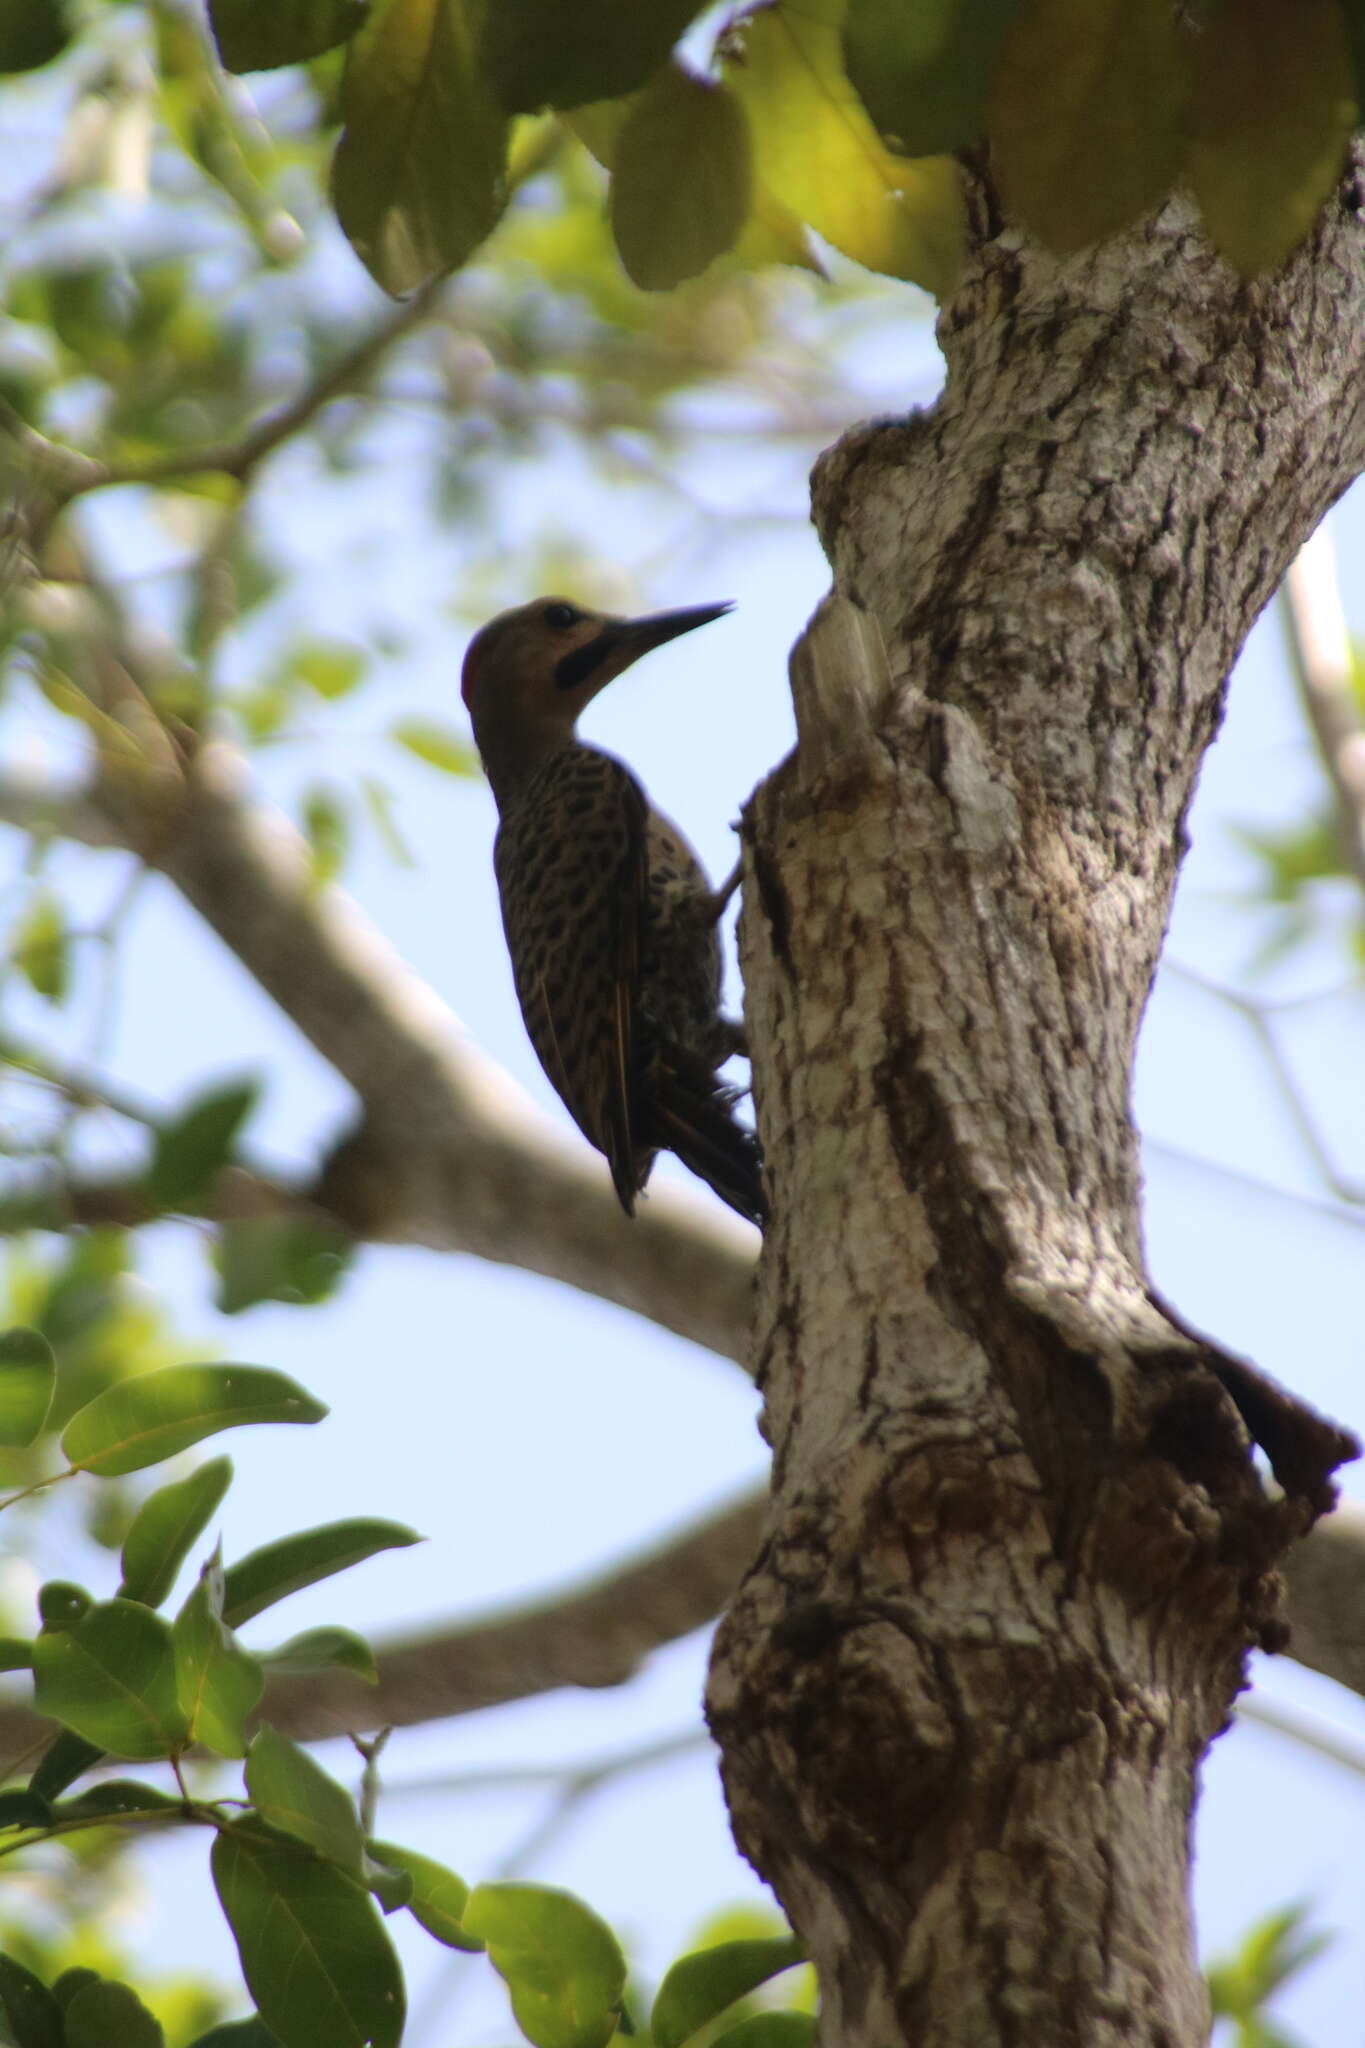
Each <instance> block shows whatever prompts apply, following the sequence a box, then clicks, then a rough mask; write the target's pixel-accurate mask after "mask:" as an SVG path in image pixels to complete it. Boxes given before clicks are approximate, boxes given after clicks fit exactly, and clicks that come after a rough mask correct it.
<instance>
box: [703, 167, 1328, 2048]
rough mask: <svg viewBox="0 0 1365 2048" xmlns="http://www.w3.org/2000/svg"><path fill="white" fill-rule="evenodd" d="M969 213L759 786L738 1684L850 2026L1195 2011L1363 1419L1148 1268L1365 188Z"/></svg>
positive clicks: (1094, 2034)
mask: <svg viewBox="0 0 1365 2048" xmlns="http://www.w3.org/2000/svg"><path fill="white" fill-rule="evenodd" d="M974 233H975V242H974V253H973V257H972V260H971V262H970V264H969V267H968V270H967V273H966V275H965V277H964V279H963V281H962V283H961V286H960V288H959V290H958V292H957V294H956V296H955V297H954V298H953V300H952V301H951V302H950V303H949V304H948V305H947V306H946V307H945V309H944V311H943V314H942V317H941V320H940V337H941V340H942V344H943V348H944V353H945V357H946V360H947V368H948V381H947V387H946V390H945V392H944V395H943V397H942V399H941V400H940V401H939V403H938V404H937V405H936V406H935V407H933V408H932V409H931V410H930V411H928V412H925V413H922V414H917V415H914V416H912V417H909V418H907V419H902V420H890V421H880V422H877V423H875V424H873V425H871V426H868V427H866V428H863V429H861V430H858V431H856V432H854V433H853V434H851V435H849V436H847V437H846V438H845V439H844V440H843V441H842V442H841V443H840V444H839V445H838V446H837V447H836V448H834V449H833V450H832V451H830V453H829V454H828V455H827V456H826V457H825V458H823V460H822V461H821V463H820V464H819V465H818V467H817V470H816V474H815V480H814V508H815V519H816V523H817V525H818V527H819V530H820V533H821V536H822V539H823V540H824V543H825V547H826V550H827V552H828V554H829V556H830V559H831V562H832V565H833V568H834V572H835V580H836V589H837V591H838V592H839V593H840V596H839V599H838V600H837V601H836V602H835V604H834V605H833V606H831V607H829V608H828V609H827V610H826V612H825V614H824V616H823V617H821V616H820V615H817V622H816V625H815V628H814V630H813V632H812V634H811V635H810V637H809V639H808V641H807V643H806V645H805V646H804V647H803V648H799V649H798V654H797V656H796V658H795V659H794V662H793V682H794V688H795V694H796V704H797V720H798V729H799V731H800V735H801V737H800V742H799V745H798V748H797V751H796V753H795V754H794V755H793V756H792V757H791V758H790V759H789V760H788V761H787V762H786V763H784V764H783V765H782V767H781V768H780V769H779V770H778V771H777V772H776V773H775V774H774V775H773V776H772V777H771V778H770V779H769V781H768V782H767V783H766V784H765V785H764V786H763V788H761V789H760V791H759V792H758V793H757V795H756V797H755V799H754V801H753V803H752V805H751V807H750V810H749V813H748V816H747V843H748V850H747V857H748V872H747V875H746V889H745V910H744V917H743V922H742V931H741V942H742V950H743V954H744V959H745V971H746V981H747V989H748V1015H749V1033H750V1042H751V1044H752V1046H753V1047H754V1049H755V1054H756V1058H757V1065H756V1101H757V1106H758V1113H759V1123H760V1130H761V1133H762V1137H763V1141H764V1146H765V1151H766V1154H767V1158H768V1162H769V1171H770V1175H771V1183H772V1193H773V1201H774V1212H775V1214H774V1222H773V1226H772V1228H771V1230H770V1232H769V1235H768V1238H767V1240H766V1243H765V1247H764V1251H763V1256H762V1260H761V1264H760V1275H759V1309H758V1331H757V1350H756V1357H757V1362H758V1370H759V1378H760V1384H761V1385H762V1387H763V1390H764V1394H765V1402H766V1407H765V1417H766V1428H767V1432H768V1434H769V1437H770V1439H771V1442H772V1446H773V1452H774V1491H773V1500H772V1506H771V1511H770V1516H769V1522H768V1528H767V1533H766V1537H765V1541H764V1545H763V1548H762V1550H761V1552H760V1555H759V1558H758V1560H757V1562H756V1563H755V1565H754V1566H753V1568H752V1570H751V1571H750V1573H749V1575H748V1578H747V1580H746V1582H745V1584H744V1586H743V1588H742V1590H741V1593H740V1595H739V1598H738V1600H737V1602H736V1604H735V1605H734V1607H733V1608H732V1610H731V1612H730V1614H729V1616H728V1618H727V1620H726V1621H725V1622H724V1623H723V1624H722V1627H721V1630H720V1633H719V1635H718V1638H717V1646H716V1651H715V1654H714V1659H713V1666H712V1675H711V1682H710V1691H709V1711H710V1718H711V1724H712V1728H713V1731H714V1732H715V1734H716V1736H717V1738H718V1740H719V1741H720V1743H721V1746H722V1751H723V1757H724V1772H725V1779H726V1786H727V1791H728V1795H729V1799H730V1803H731V1810H732V1816H733V1820H734V1825H735V1830H736V1835H737V1838H738V1840H739V1842H740V1845H741V1847H742V1848H743V1849H744V1850H745V1851H746V1853H747V1854H748V1855H749V1856H750V1857H751V1859H752V1860H753V1861H754V1863H755V1864H756V1865H757V1867H758V1868H759V1870H760V1871H761V1872H762V1873H763V1875H764V1876H766V1877H767V1878H768V1879H769V1880H770V1881H771V1882H772V1883H773V1885H774V1887H775V1888H776V1890H777V1891H778V1893H779V1895H780V1897H781V1898H782V1900H783V1902H784V1904H785V1905H786V1907H787V1909H788V1911H789V1913H790V1914H791V1916H792V1918H793V1920H794V1922H795V1924H796V1926H797V1927H798V1929H799V1930H800V1931H801V1932H802V1933H803V1934H804V1935H805V1937H806V1938H807V1940H808V1942H809V1944H810V1947H811V1952H812V1955H813V1958H814V1960H815V1962H816V1965H817V1968H818V1971H819V1975H820V1980H821V1987H822V1997H823V2018H822V2038H823V2039H824V2040H825V2041H826V2042H829V2043H833V2042H835V2041H837V2042H839V2043H840V2044H841V2048H847V2044H854V2043H858V2044H862V2043H866V2044H868V2048H872V2044H876V2048H888V2044H890V2043H893V2042H898V2041H904V2042H907V2043H908V2042H916V2043H924V2042H930V2041H932V2042H933V2043H934V2044H935V2048H950V2044H956V2043H962V2044H966V2043H971V2044H973V2048H979V2044H982V2043H988V2042H1007V2041H1008V2042H1015V2041H1021V2040H1029V2041H1038V2042H1047V2043H1049V2044H1068V2043H1082V2042H1084V2043H1086V2044H1087V2048H1095V2044H1103V2043H1113V2044H1115V2048H1117V2044H1119V2043H1123V2044H1124V2048H1132V2044H1134V2043H1151V2044H1153V2048H1155V2044H1157V2043H1161V2044H1164V2048H1175V2044H1186V2043H1194V2042H1197V2041H1200V2040H1202V2039H1203V2038H1204V2035H1205V2033H1206V2031H1207V2013H1206V2008H1205V2002H1204V1997H1203V1991H1202V1986H1201V1983H1200V1980H1199V1978H1198V1975H1197V1972H1196V1970H1195V1966H1194V1961H1193V1957H1192V1953H1191V1939H1190V1926H1189V1916H1188V1903H1187V1883H1188V1879H1187V1871H1188V1856H1189V1824H1190V1816H1191V1813H1192V1809H1193V1805H1194V1799H1195V1793H1196V1785H1197V1773H1198V1767H1199V1761H1200V1758H1201V1756H1202V1754H1203V1752H1204V1750H1205V1748H1206V1747H1207V1745H1208V1743H1209V1742H1210V1741H1211V1740H1212V1739H1213V1737H1214V1736H1215V1735H1216V1734H1217V1733H1218V1732H1219V1730H1220V1729H1221V1728H1222V1727H1223V1726H1224V1725H1225V1724H1226V1720H1227V1716H1228V1712H1229V1708H1230V1705H1231V1702H1232V1700H1233V1698H1234V1696H1235V1694H1236V1692H1237V1690H1238V1688H1239V1686H1240V1685H1241V1684H1242V1683H1243V1682H1244V1670H1245V1659H1246V1654H1247V1651H1248V1649H1249V1648H1250V1647H1251V1646H1252V1645H1254V1644H1256V1643H1269V1644H1272V1645H1273V1644H1278V1643H1279V1642H1280V1641H1281V1640H1282V1628H1281V1624H1280V1621H1279V1619H1278V1601H1279V1590H1280V1588H1279V1580H1278V1577H1277V1575H1276V1569H1275V1567H1276V1564H1277V1561H1278V1559H1279V1558H1280V1556H1281V1555H1282V1553H1283V1551H1284V1549H1285V1547H1286V1546H1287V1545H1288V1543H1289V1542H1290V1540H1291V1539H1292V1538H1293V1537H1294V1536H1295V1535H1297V1534H1299V1533H1300V1532H1301V1531H1302V1530H1304V1529H1305V1528H1306V1527H1307V1525H1308V1524H1309V1522H1310V1521H1311V1519H1312V1517H1313V1515H1314V1514H1315V1513H1318V1512H1320V1511H1321V1510H1322V1508H1323V1507H1324V1506H1326V1505H1327V1504H1328V1503H1329V1501H1330V1498H1331V1489H1330V1486H1329V1484H1328V1481H1327V1475H1328V1473H1329V1471H1330V1469H1331V1467H1332V1466H1333V1465H1334V1464H1335V1463H1337V1462H1339V1461H1340V1460H1341V1459H1342V1458H1343V1457H1344V1456H1346V1455H1349V1454H1350V1452H1351V1450H1352V1448H1353V1446H1352V1444H1351V1441H1350V1439H1349V1438H1347V1437H1346V1436H1345V1435H1344V1433H1342V1432H1339V1431H1336V1430H1334V1429H1333V1427H1332V1426H1331V1425H1329V1424H1326V1423H1323V1422H1322V1421H1320V1419H1318V1418H1316V1417H1314V1416H1312V1415H1311V1414H1310V1413H1309V1412H1308V1411H1306V1410H1304V1409H1301V1408H1299V1407H1298V1406H1297V1405H1296V1404H1295V1403H1294V1402H1293V1401H1292V1400H1291V1399H1290V1397H1288V1396H1285V1395H1282V1394H1281V1393H1280V1392H1279V1391H1278V1390H1276V1389H1273V1388H1270V1387H1269V1386H1268V1385H1267V1384H1266V1383H1264V1382H1261V1381H1259V1380H1258V1378H1257V1376H1256V1375H1255V1374H1254V1373H1253V1372H1252V1371H1251V1369H1250V1368H1249V1367H1247V1366H1245V1365H1244V1364H1242V1363H1241V1362H1240V1361H1237V1360H1234V1359H1231V1358H1228V1357H1227V1356H1226V1355H1225V1354H1223V1353H1221V1352H1219V1351H1218V1350H1217V1349H1216V1347H1214V1346H1212V1345H1210V1344H1209V1343H1207V1342H1206V1341H1205V1340H1203V1339H1201V1338H1199V1337H1197V1336H1196V1335H1195V1334H1194V1333H1193V1332H1190V1331H1189V1330H1187V1329H1186V1328H1185V1327H1184V1326H1183V1325H1181V1324H1180V1323H1179V1321H1178V1320H1177V1319H1175V1318H1174V1317H1173V1315H1172V1314H1171V1313H1170V1312H1169V1311H1168V1310H1166V1308H1165V1306H1164V1305H1163V1304H1162V1303H1160V1302H1159V1301H1158V1300H1157V1299H1155V1298H1154V1296H1153V1294H1152V1291H1151V1288H1150V1286H1149V1283H1148V1280H1147V1277H1146V1273H1145V1268H1144V1262H1143V1250H1142V1233H1141V1217H1140V1179H1139V1170H1138V1155H1137V1143H1136V1137H1135V1133H1134V1129H1133V1124H1132V1119H1131V1114H1130V1101H1129V1086H1130V1073H1131V1066H1132V1058H1133V1048H1134V1042H1135V1038H1136V1033H1137V1029H1138V1024H1139V1021H1140V1018H1141V1015H1142V1010H1143V1005H1144V1003H1145V1001H1146V997H1147V993H1148V989H1149V986H1150V983H1151V979H1152V975H1153V971H1154V968H1155V964H1156V960H1157V955H1158V951H1159V948H1160V944H1161V939H1162V935H1163V932H1164V930H1165V926H1166V921H1167V916H1168V912H1169V907H1170V899H1171V893H1172V889H1173V887H1174V883H1175V879H1176V874H1177V870H1178V865H1179V860H1180V857H1181V853H1182V851H1183V832H1184V819H1185V814H1186V811H1187V808H1188V805H1189V802H1190V798H1191V794H1192V791H1193V787H1194V782H1195V778H1196V776H1197V774H1198V770H1199V764H1200V760H1201V758H1202V755H1203V751H1204V749H1205V747H1206V746H1207V745H1208V743H1209V741H1210V740H1211V738H1212V737H1213V734H1214V733H1215V731H1216V729H1217V726H1218V723H1219V719H1220V717H1221V714H1222V706H1223V696H1224V690H1225V686H1226V677H1227V673H1228V670H1229V668H1230V666H1231V663H1232V661H1233V659H1234V657H1235V655H1236V652H1237V650H1238V648H1239V646H1240V645H1241V642H1242V639H1243V637H1244V635H1245V634H1246V632H1247V630H1248V628H1249V627H1250V625H1251V623H1252V621H1253V619H1254V618H1255V616H1256V614H1257V612H1258V611H1259V610H1260V608H1261V607H1262V605H1263V604H1264V603H1265V602H1266V600H1267V598H1268V597H1269V596H1270V594H1271V592H1272V591H1273V590H1274V588H1275V586H1276V584H1277V582H1278V581H1279V578H1280V577H1281V575H1282V574H1283V572H1284V569H1285V568H1286V566H1287V564H1288V562H1289V560H1290V559H1291V558H1292V556H1293V554H1294V552H1295V550H1296V548H1297V547H1298V546H1299V544H1300V543H1301V542H1302V541H1303V539H1304V538H1305V536H1306V535H1307V534H1308V533H1310V532H1311V531H1312V529H1313V527H1314V525H1315V524H1316V522H1317V521H1318V519H1319V518H1320V517H1321V516H1322V513H1323V512H1324V511H1325V509H1326V508H1327V507H1328V506H1329V505H1330V504H1331V503H1332V502H1333V500H1334V499H1335V498H1336V497H1337V496H1338V495H1339V494H1340V492H1341V491H1342V490H1343V489H1344V488H1345V487H1346V485H1347V484H1348V483H1349V482H1350V481H1351V479H1352V478H1353V477H1354V476H1355V475H1356V474H1357V473H1358V472H1359V470H1360V469H1361V467H1362V464H1363V463H1365V377H1363V376H1362V370H1365V238H1363V237H1362V234H1361V229H1360V223H1359V219H1358V215H1357V193H1356V188H1355V184H1354V181H1353V180H1352V181H1348V183H1347V185H1346V186H1344V187H1343V190H1342V194H1341V198H1340V203H1339V204H1336V205H1334V206H1333V207H1332V208H1331V209H1329V210H1328V213H1327V214H1326V215H1325V217H1324V219H1323V221H1322V223H1321V225H1320V228H1319V231H1318V233H1317V235H1316V237H1315V239H1314V241H1313V243H1312V244H1311V246H1310V247H1308V248H1306V249H1305V250H1304V251H1303V252H1301V253H1300V255H1299V256H1298V257H1296V258H1295V259H1294V261H1293V262H1292V263H1291V264H1290V265H1289V266H1288V268H1287V269H1286V271H1285V272H1284V273H1283V274H1282V275H1281V276H1278V277H1276V278H1275V279H1272V280H1268V281H1265V282H1261V283H1256V284H1251V285H1243V284H1239V283H1237V282H1236V280H1235V279H1234V278H1233V277H1232V276H1231V275H1230V273H1229V272H1228V271H1227V270H1226V269H1225V268H1224V266H1223V265H1222V264H1221V263H1220V262H1219V261H1218V260H1217V259H1216V258H1215V257H1214V256H1213V255H1212V254H1211V252H1210V251H1209V250H1208V248H1207V247H1206V246H1205V245H1204V244H1203V243H1202V242H1201V241H1200V239H1199V237H1198V235H1197V233H1196V230H1195V227H1194V224H1193V222H1192V219H1191V216H1190V214H1189V212H1188V210H1187V209H1186V208H1185V207H1184V206H1183V205H1181V204H1172V205H1170V206H1169V207H1167V208H1166V209H1165V210H1164V211H1163V212H1162V213H1161V214H1160V215H1159V216H1158V217H1157V218H1156V219H1155V220H1154V221H1152V222H1149V223H1147V224H1146V225H1145V227H1144V228H1143V229H1142V230H1140V231H1137V232H1134V233H1133V234H1131V235H1128V236H1126V237H1124V238H1122V239H1121V240H1119V241H1116V242H1114V243H1112V244H1107V245H1105V246H1103V247H1101V248H1099V249H1097V250H1094V251H1091V252H1089V253H1087V254H1086V255H1084V256H1083V257H1080V258H1076V259H1072V260H1069V261H1059V260H1057V259H1054V258H1052V257H1050V256H1048V255H1046V254H1045V253H1042V252H1040V251H1038V250H1036V249H1033V248H1031V247H1028V246H1026V245H1023V244H1022V243H1021V241H1020V239H1019V238H1018V237H1017V236H1015V235H1014V234H1012V233H1011V232H1009V231H1008V230H1006V229H1004V228H1003V227H1002V225H1001V223H1000V222H999V220H998V219H997V218H996V217H995V216H994V214H993V211H992V204H991V197H990V194H989V192H988V191H987V189H986V188H985V187H984V186H978V188H977V189H976V193H975V220H974ZM859 612H861V613H863V614H865V615H867V620H868V621H869V622H870V621H875V622H876V624H877V626H878V627H879V628H880V634H881V637H882V638H883V639H884V642H885V646H886V648H887V650H888V652H889V664H890V665H889V670H886V671H883V672H880V673H879V669H878V653H877V645H876V635H875V634H873V633H872V632H871V630H870V624H867V623H862V622H860V621H859V620H858V617H857V614H858V613H859ZM1229 1395H1231V1397H1232V1398H1231V1399H1230V1398H1229ZM1239 1411H1240V1412H1239ZM1248 1428H1249V1429H1250V1431H1251V1432H1252V1434H1253V1435H1255V1436H1256V1437H1257V1438H1258V1439H1259V1440H1260V1442H1261V1444H1262V1445H1263V1447H1264V1449H1265V1450H1266V1452H1267V1453H1268V1455H1269V1457H1270V1459H1271V1462H1272V1464H1273V1466H1274V1468H1275V1471H1276V1476H1277V1478H1278V1479H1279V1481H1280V1483H1281V1486H1282V1487H1283V1489H1284V1490H1283V1493H1282V1494H1279V1495H1276V1494H1275V1493H1273V1492H1272V1491H1270V1490H1268V1489H1267V1488H1266V1487H1265V1485H1264V1484H1263V1482H1262V1480H1261V1479H1260V1477H1259V1476H1258V1473H1257V1469H1256V1467H1255V1465H1254V1463H1253V1460H1252V1458H1251V1455H1250V1443H1249V1438H1248Z"/></svg>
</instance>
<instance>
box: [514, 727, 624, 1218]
mask: <svg viewBox="0 0 1365 2048" xmlns="http://www.w3.org/2000/svg"><path fill="white" fill-rule="evenodd" d="M536 796H537V802H536V804H535V806H534V809H533V810H530V811H528V812H526V813H524V814H518V815H517V816H515V817H511V818H506V819H504V821H503V826H502V828H501V829H500V831H499V834H498V843H497V848H496V854H495V860H496V866H497V872H498V885H499V890H500V893H501V897H502V912H503V922H504V924H505V926H506V930H507V940H508V949H509V951H510V953H511V956H512V963H513V970H514V973H515V977H516V984H517V994H518V996H519V997H520V1000H521V1009H522V1015H523V1017H524V1018H525V1020H526V1029H527V1032H528V1034H529V1036H530V1039H531V1043H532V1044H533V1045H534V1047H535V1049H536V1052H537V1053H538V1055H539V1057H540V1063H541V1065H542V1066H543V1067H544V1069H545V1071H546V1073H547V1074H548V1075H549V1077H550V1080H551V1081H552V1082H553V1083H554V1086H555V1088H556V1090H557V1091H558V1093H559V1095H560V1097H561V1098H562V1100H563V1102H564V1105H565V1107H566V1108H567V1109H568V1110H569V1112H570V1114H571V1115H572V1117H573V1119H574V1121H575V1123H576V1124H577V1125H578V1127H579V1129H580V1130H581V1131H582V1133H583V1135H584V1137H586V1138H587V1139H589V1140H590V1142H591V1143H592V1144H594V1145H596V1146H597V1148H598V1150H599V1151H600V1152H603V1153H605V1154H606V1157H607V1161H608V1164H609V1165H610V1167H611V1176H612V1181H613V1184H614V1186H615V1188H616V1192H617V1195H618V1196H619V1198H620V1201H621V1205H622V1207H623V1208H624V1209H625V1210H626V1211H627V1213H628V1214H629V1213H631V1212H632V1211H633V1208H634V1202H635V1197H636V1195H637V1194H638V1193H639V1191H640V1189H641V1187H642V1186H643V1185H644V1181H645V1178H646V1176H647V1174H648V1171H649V1167H650V1163H651V1155H650V1149H649V1148H648V1147H642V1146H641V1144H640V1141H639V1122H640V1119H639V1115H638V1105H637V1095H638V1089H639V1081H640V1075H639V1046H638V1037H637V1033H638V1017H639V999H640V973H641V942H642V936H643V927H644V919H645V915H646V907H647V900H648V895H647V881H648V872H647V869H648V860H647V834H646V824H647V820H648V815H649V808H648V804H647V803H646V800H645V796H644V792H643V790H642V789H641V788H640V785H639V784H638V782H636V780H635V778H634V776H633V775H632V774H631V773H630V771H629V770H628V769H627V768H625V767H623V765H622V764H621V763H620V762H619V761H617V760H615V759H613V758H612V756H611V755H609V754H602V753H599V752H598V751H597V750H596V749H595V748H589V747H574V748H573V749H571V750H568V751H567V752H566V755H565V756H562V757H559V758H558V759H557V760H556V761H555V762H553V763H552V764H550V766H549V769H548V770H547V772H546V774H545V775H544V776H543V777H542V778H541V780H540V781H539V782H538V784H537V789H536Z"/></svg>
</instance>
